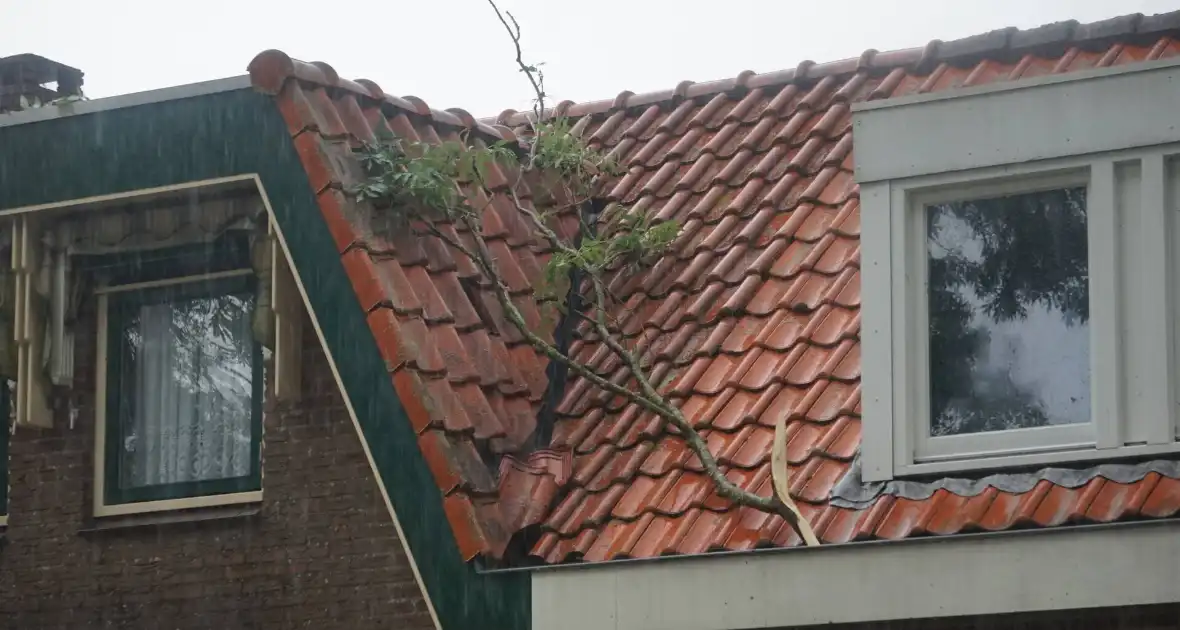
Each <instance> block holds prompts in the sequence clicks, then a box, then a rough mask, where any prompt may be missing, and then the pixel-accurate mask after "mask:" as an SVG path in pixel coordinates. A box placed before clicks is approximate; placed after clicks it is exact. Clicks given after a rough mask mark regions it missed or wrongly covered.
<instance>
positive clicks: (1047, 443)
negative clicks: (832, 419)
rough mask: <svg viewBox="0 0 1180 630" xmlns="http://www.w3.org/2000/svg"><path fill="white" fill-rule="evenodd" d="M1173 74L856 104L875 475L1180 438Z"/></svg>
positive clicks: (1120, 72) (867, 451) (868, 475)
mask: <svg viewBox="0 0 1180 630" xmlns="http://www.w3.org/2000/svg"><path fill="white" fill-rule="evenodd" d="M1176 68H1177V66H1176V65H1175V64H1170V65H1165V66H1162V67H1158V66H1149V67H1146V68H1142V67H1139V68H1136V67H1131V68H1119V69H1106V70H1102V71H1094V72H1092V73H1088V74H1080V75H1078V76H1069V75H1066V76H1064V77H1063V76H1055V77H1052V78H1040V79H1031V80H1028V81H1016V82H1012V83H1001V84H997V85H990V86H985V87H982V88H972V89H963V90H957V91H955V90H952V91H949V92H946V93H942V94H938V95H922V96H918V97H911V98H901V99H890V100H888V101H884V102H882V103H879V104H878V103H869V104H866V105H861V106H858V107H857V110H856V112H855V114H854V119H855V123H854V124H855V131H854V134H853V138H854V142H855V143H856V144H855V151H856V156H857V178H858V180H859V182H860V184H861V202H862V224H863V225H862V231H861V235H862V251H863V256H862V269H863V297H862V309H863V310H862V314H863V318H864V319H863V344H864V372H863V377H862V378H863V383H864V393H865V403H864V416H863V419H862V423H863V425H862V426H863V434H864V443H863V448H862V457H863V462H862V463H863V474H864V477H865V479H866V480H870V481H875V480H884V479H891V478H894V477H896V476H905V475H915V474H926V473H931V474H934V473H946V472H951V471H959V472H962V471H970V470H980V471H983V470H994V469H1002V468H1012V467H1022V466H1030V465H1046V464H1055V463H1065V462H1071V461H1085V460H1102V459H1112V458H1128V457H1141V456H1156V455H1159V454H1161V453H1167V452H1173V451H1178V450H1180V443H1178V442H1177V439H1176V438H1177V410H1176V405H1177V402H1176V401H1177V396H1176V387H1177V381H1176V378H1175V377H1176V376H1177V367H1176V359H1175V357H1176V348H1175V343H1176V341H1175V340H1176V338H1177V335H1176V326H1177V323H1178V322H1180V309H1178V308H1177V304H1176V303H1175V300H1174V296H1175V291H1174V290H1173V289H1172V287H1174V286H1175V285H1176V283H1177V282H1180V268H1178V267H1177V266H1176V265H1177V260H1178V258H1180V257H1177V256H1176V255H1175V254H1174V253H1173V252H1174V250H1175V248H1176V247H1177V246H1180V237H1178V234H1180V232H1178V230H1180V217H1178V216H1177V213H1178V212H1180V203H1178V201H1180V196H1178V195H1180V192H1178V191H1180V133H1177V131H1176V130H1175V125H1174V124H1172V123H1171V122H1169V121H1170V120H1172V118H1174V114H1173V113H1171V112H1170V111H1169V110H1168V108H1165V107H1164V106H1163V105H1162V104H1161V105H1160V106H1159V107H1155V106H1149V107H1146V108H1143V107H1139V108H1138V109H1137V110H1136V111H1137V114H1136V116H1134V117H1133V118H1132V119H1128V117H1127V116H1126V111H1129V109H1128V108H1130V107H1131V105H1132V104H1131V103H1130V100H1131V99H1132V95H1133V94H1137V93H1138V94H1142V93H1143V91H1144V90H1148V91H1151V90H1155V91H1159V90H1160V89H1161V86H1164V87H1165V88H1166V89H1168V90H1173V91H1175V85H1176V83H1175V80H1174V79H1180V73H1178V71H1177V70H1176ZM1162 74H1168V75H1173V74H1177V75H1178V76H1176V77H1174V78H1171V79H1170V78H1167V77H1162V76H1161V75H1162ZM1136 90H1138V92H1136ZM1153 98H1154V97H1153ZM1134 100H1135V102H1136V103H1141V101H1142V97H1141V96H1139V97H1135V98H1134ZM1114 120H1119V121H1123V123H1126V124H1122V125H1121V126H1120V125H1104V124H1102V123H1101V121H1114Z"/></svg>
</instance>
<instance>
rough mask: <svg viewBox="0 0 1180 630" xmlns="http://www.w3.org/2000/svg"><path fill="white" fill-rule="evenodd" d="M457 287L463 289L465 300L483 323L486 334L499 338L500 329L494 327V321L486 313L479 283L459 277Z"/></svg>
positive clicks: (489, 314) (486, 309)
mask: <svg viewBox="0 0 1180 630" xmlns="http://www.w3.org/2000/svg"><path fill="white" fill-rule="evenodd" d="M459 286H461V287H463V293H465V294H466V295H467V300H468V301H469V302H471V306H472V308H474V309H475V315H476V316H477V317H479V321H481V322H483V325H484V327H486V328H487V329H488V334H489V335H492V336H494V337H499V336H500V329H499V328H497V327H496V320H494V319H492V314H491V313H489V312H488V307H487V304H484V301H483V297H482V296H481V295H480V292H479V281H478V280H476V279H474V278H465V277H460V278H459Z"/></svg>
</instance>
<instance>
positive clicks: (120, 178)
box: [0, 90, 531, 630]
mask: <svg viewBox="0 0 1180 630" xmlns="http://www.w3.org/2000/svg"><path fill="white" fill-rule="evenodd" d="M0 147H2V148H0V183H3V186H0V208H13V207H19V206H25V205H31V204H40V203H50V202H54V201H62V200H67V199H77V198H80V197H89V196H94V195H102V194H110V193H116V192H123V191H130V190H136V189H141V188H150V187H156V186H166V185H172V184H177V183H182V182H189V181H193V180H201V179H210V178H215V177H226V176H231V175H239V174H244V173H258V174H259V176H260V177H261V179H262V182H263V185H264V186H265V188H266V192H267V194H268V196H269V197H270V201H271V204H272V205H273V207H274V210H275V214H276V216H277V218H278V221H279V224H280V226H281V228H282V230H283V233H284V235H285V236H286V239H287V242H288V243H289V245H290V247H291V249H292V256H293V257H294V262H295V266H296V267H297V268H298V270H299V275H300V277H301V278H302V280H303V282H304V286H305V287H306V289H307V292H308V295H309V297H310V299H311V303H312V308H313V310H314V311H315V314H316V317H317V318H318V320H319V322H320V324H321V326H322V328H323V331H324V334H325V336H326V338H327V343H328V349H329V351H330V352H331V353H332V356H333V357H334V358H335V360H336V363H337V367H338V368H339V370H340V375H341V378H342V380H343V382H344V386H345V389H346V390H347V392H348V395H349V397H350V398H351V400H352V402H353V405H354V406H355V408H356V412H357V415H358V417H359V420H360V423H361V428H362V431H363V432H364V434H365V437H366V439H367V441H368V443H369V447H370V449H371V450H372V453H373V457H374V459H375V460H376V462H377V467H378V470H379V473H380V475H381V477H382V479H383V480H384V483H385V487H386V488H387V489H388V490H389V493H390V498H391V499H392V500H393V503H394V505H395V506H396V507H397V509H398V516H399V518H400V519H401V524H402V528H403V530H404V531H405V535H406V539H407V542H408V543H409V546H410V548H411V550H412V551H413V553H414V557H415V559H416V561H417V563H418V568H419V570H420V572H421V574H422V578H423V580H424V581H425V583H426V588H427V590H428V592H429V594H430V598H431V600H432V601H433V603H434V606H435V608H436V609H437V611H438V614H439V617H440V618H441V620H442V622H443V627H444V628H446V629H447V630H467V629H475V628H479V629H481V630H484V629H486V630H501V629H502V630H527V628H529V614H530V605H531V602H530V590H529V588H530V586H529V579H530V578H529V576H528V575H527V574H525V573H514V574H497V575H486V574H479V573H476V571H475V570H474V568H473V567H472V566H470V565H468V564H467V563H464V562H463V561H462V558H461V557H460V556H459V552H458V549H457V547H456V546H455V542H454V539H453V537H452V534H451V530H450V527H449V526H448V525H447V521H446V517H445V515H444V513H443V509H442V498H441V496H440V495H439V492H438V490H437V487H436V486H435V483H434V479H433V478H432V476H431V474H430V471H429V470H428V468H427V466H426V463H425V461H424V460H423V458H422V454H421V452H420V451H419V450H418V445H417V439H416V436H415V435H414V432H413V429H412V428H411V427H410V424H409V422H408V421H407V419H406V416H405V411H404V409H403V407H402V405H401V403H400V401H399V400H398V398H397V395H396V393H395V392H394V390H393V385H392V383H391V381H390V379H389V377H388V375H387V374H386V371H385V365H384V362H383V361H382V359H381V356H380V354H379V353H378V351H377V348H376V345H375V344H374V342H373V339H372V334H371V333H370V332H369V328H368V326H367V324H366V322H365V318H364V314H363V313H362V312H361V308H360V305H359V304H358V302H357V300H356V296H355V294H354V293H353V291H352V287H351V285H350V284H349V281H348V278H347V277H346V276H345V273H344V268H343V266H342V265H341V263H340V258H339V256H338V255H337V252H336V250H335V245H334V243H333V242H332V238H331V236H330V235H329V233H328V230H327V228H326V226H325V225H324V221H323V217H322V215H321V214H320V211H319V207H318V206H317V205H316V201H315V197H314V195H313V193H312V191H311V188H310V186H309V185H308V182H307V176H306V174H305V173H304V171H303V168H302V166H301V165H300V163H299V159H298V156H297V155H296V154H295V151H294V148H293V146H292V143H291V139H290V137H289V136H288V134H287V129H286V126H285V124H284V123H283V120H282V118H281V117H280V115H279V112H278V109H277V108H276V107H275V105H274V103H273V102H272V101H271V99H270V97H267V96H264V95H261V94H257V93H255V92H253V91H250V90H241V91H236V92H226V93H222V94H215V95H210V96H200V97H194V98H189V99H184V100H177V101H170V102H165V103H159V104H153V105H144V106H140V107H134V108H127V109H121V110H113V111H108V112H101V113H96V114H90V115H86V116H75V117H70V118H63V119H58V120H51V121H46V122H39V123H34V124H28V125H17V126H13V127H5V128H0Z"/></svg>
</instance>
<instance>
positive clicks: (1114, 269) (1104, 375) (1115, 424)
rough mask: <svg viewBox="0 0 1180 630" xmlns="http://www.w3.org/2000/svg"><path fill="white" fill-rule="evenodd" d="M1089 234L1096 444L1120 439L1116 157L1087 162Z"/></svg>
mask: <svg viewBox="0 0 1180 630" xmlns="http://www.w3.org/2000/svg"><path fill="white" fill-rule="evenodd" d="M1087 204H1088V207H1087V214H1088V219H1087V225H1088V228H1087V238H1088V239H1089V276H1090V331H1091V333H1090V334H1091V337H1090V347H1091V351H1090V387H1091V399H1090V403H1091V417H1092V418H1093V421H1094V423H1095V429H1096V432H1097V434H1096V436H1095V438H1096V443H1097V447H1098V448H1100V449H1102V448H1116V447H1118V446H1120V445H1121V444H1122V426H1121V423H1120V421H1119V419H1120V418H1121V417H1122V410H1123V409H1124V406H1123V393H1124V392H1123V380H1122V376H1123V375H1122V370H1121V369H1120V367H1121V365H1122V359H1123V354H1122V351H1123V344H1122V335H1121V333H1120V325H1119V314H1120V313H1119V311H1120V309H1119V304H1120V301H1119V299H1118V290H1117V278H1118V269H1119V267H1118V264H1119V248H1118V240H1119V220H1118V215H1117V213H1116V212H1115V205H1116V191H1115V173H1114V162H1113V161H1110V160H1103V161H1099V162H1095V163H1094V164H1093V165H1092V166H1091V172H1090V190H1089V191H1088V193H1087Z"/></svg>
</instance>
